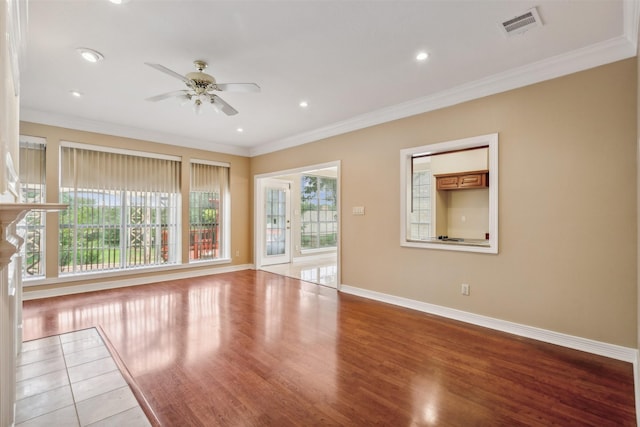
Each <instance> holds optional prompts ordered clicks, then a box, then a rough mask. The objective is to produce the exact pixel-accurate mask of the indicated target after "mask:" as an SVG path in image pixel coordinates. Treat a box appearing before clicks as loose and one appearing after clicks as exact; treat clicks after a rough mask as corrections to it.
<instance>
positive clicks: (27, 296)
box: [22, 264, 255, 301]
mask: <svg viewBox="0 0 640 427" xmlns="http://www.w3.org/2000/svg"><path fill="white" fill-rule="evenodd" d="M254 268H255V266H254V265H253V264H241V265H232V266H228V267H218V268H214V267H212V268H207V269H202V270H192V269H184V270H183V271H178V272H172V273H160V274H161V277H160V276H158V275H149V276H144V277H136V278H133V279H131V278H122V279H113V280H107V281H104V282H97V283H89V284H78V285H71V286H63V287H58V288H53V289H45V290H34V291H27V292H23V294H22V300H23V301H29V300H34V299H39V298H51V297H59V296H64V295H73V294H80V293H84V292H93V291H104V290H107V289H116V288H124V287H127V286H138V285H147V284H149V283H157V282H158V281H160V280H161V281H167V280H178V279H188V278H191V277H199V276H208V275H212V274H222V273H232V272H234V271H242V270H253V269H254Z"/></svg>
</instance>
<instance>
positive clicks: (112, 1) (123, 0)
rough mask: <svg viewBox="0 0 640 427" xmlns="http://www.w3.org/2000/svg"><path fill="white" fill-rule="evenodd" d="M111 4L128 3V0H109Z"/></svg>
mask: <svg viewBox="0 0 640 427" xmlns="http://www.w3.org/2000/svg"><path fill="white" fill-rule="evenodd" d="M109 1H110V2H111V3H113V4H125V3H129V1H130V0H109Z"/></svg>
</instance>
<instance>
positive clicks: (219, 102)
mask: <svg viewBox="0 0 640 427" xmlns="http://www.w3.org/2000/svg"><path fill="white" fill-rule="evenodd" d="M211 103H212V104H213V105H214V106H216V107H218V109H220V110H221V111H222V112H223V113H225V114H226V115H227V116H235V115H236V114H238V110H236V109H235V108H233V107H232V106H231V105H229V104H227V103H226V102H225V101H224V100H223V99H222V98H220V97H219V96H217V95H213V96H212V97H211Z"/></svg>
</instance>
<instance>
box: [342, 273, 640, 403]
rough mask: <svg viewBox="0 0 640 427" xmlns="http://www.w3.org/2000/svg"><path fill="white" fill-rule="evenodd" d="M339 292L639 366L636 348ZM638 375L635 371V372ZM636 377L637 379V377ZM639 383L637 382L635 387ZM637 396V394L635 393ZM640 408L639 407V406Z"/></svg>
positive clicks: (371, 294)
mask: <svg viewBox="0 0 640 427" xmlns="http://www.w3.org/2000/svg"><path fill="white" fill-rule="evenodd" d="M339 289H340V291H341V292H344V293H347V294H351V295H356V296H360V297H364V298H368V299H372V300H376V301H381V302H386V303H389V304H393V305H398V306H401V307H405V308H410V309H413V310H418V311H422V312H424V313H429V314H435V315H438V316H442V317H446V318H449V319H454V320H459V321H461V322H466V323H471V324H473V325H478V326H484V327H485V328H490V329H495V330H498V331H502V332H508V333H510V334H514V335H519V336H522V337H526V338H531V339H534V340H538V341H543V342H547V343H550V344H556V345H560V346H563V347H568V348H572V349H575V350H581V351H586V352H588V353H593V354H597V355H600V356H605V357H610V358H612V359H617V360H622V361H624V362H629V363H633V364H634V368H635V366H636V362H637V359H638V350H637V349H635V348H629V347H623V346H619V345H615V344H608V343H605V342H600V341H594V340H590V339H587V338H581V337H576V336H573V335H567V334H562V333H559V332H554V331H549V330H546V329H541V328H536V327H533V326H527V325H522V324H520V323H513V322H509V321H506V320H500V319H494V318H492V317H487V316H482V315H479V314H473V313H469V312H466V311H462V310H456V309H453V308H448V307H443V306H440V305H435V304H429V303H426V302H422V301H416V300H412V299H408V298H402V297H397V296H394V295H389V294H384V293H381V292H375V291H369V290H367V289H362V288H357V287H354V286H348V285H341V286H340V288H339ZM634 374H635V371H634ZM635 378H638V377H637V375H636V377H635ZM637 387H638V382H637V381H636V388H637ZM636 395H637V394H636ZM639 407H640V406H639Z"/></svg>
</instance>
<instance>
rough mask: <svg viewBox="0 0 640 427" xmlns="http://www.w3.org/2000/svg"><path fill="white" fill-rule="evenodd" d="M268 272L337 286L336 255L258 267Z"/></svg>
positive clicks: (333, 286)
mask: <svg viewBox="0 0 640 427" xmlns="http://www.w3.org/2000/svg"><path fill="white" fill-rule="evenodd" d="M260 269H261V270H264V271H268V272H270V273H276V274H281V275H283V276H287V277H293V278H296V279H300V280H304V281H306V282H311V283H317V284H318V285H324V286H330V287H332V288H335V287H337V286H338V261H337V256H336V255H327V256H323V257H313V258H312V259H311V260H309V261H304V260H301V261H295V262H291V263H289V264H276V265H268V266H263V267H260Z"/></svg>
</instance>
